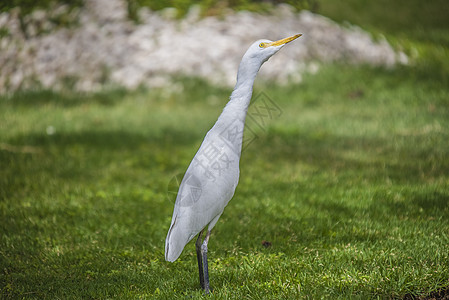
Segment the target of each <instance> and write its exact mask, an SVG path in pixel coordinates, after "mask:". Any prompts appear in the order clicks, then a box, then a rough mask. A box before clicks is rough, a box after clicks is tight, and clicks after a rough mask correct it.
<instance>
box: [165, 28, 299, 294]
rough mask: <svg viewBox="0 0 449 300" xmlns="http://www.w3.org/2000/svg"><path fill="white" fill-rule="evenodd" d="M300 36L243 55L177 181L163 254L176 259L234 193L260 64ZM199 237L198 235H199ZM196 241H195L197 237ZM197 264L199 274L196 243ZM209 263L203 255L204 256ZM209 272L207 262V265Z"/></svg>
mask: <svg viewBox="0 0 449 300" xmlns="http://www.w3.org/2000/svg"><path fill="white" fill-rule="evenodd" d="M299 36H300V35H296V36H293V37H290V38H286V39H283V40H279V41H276V42H272V41H269V40H259V41H257V42H255V43H253V44H252V45H251V46H250V47H249V49H248V50H247V51H246V53H245V54H244V55H243V58H242V61H241V62H240V65H239V70H238V73H237V83H236V85H235V88H234V91H233V92H232V94H231V96H230V100H229V102H228V103H227V104H226V106H225V107H224V109H223V112H222V113H221V115H220V116H219V117H218V120H217V121H216V123H215V124H214V126H213V127H212V128H211V129H210V130H209V132H208V133H207V134H206V136H205V138H204V140H203V142H202V144H201V146H200V148H199V149H198V151H197V153H196V154H195V156H194V158H193V160H192V162H191V163H190V165H189V167H188V168H187V171H186V173H185V175H184V178H183V179H182V181H181V185H180V187H179V191H178V195H177V198H176V202H175V208H174V211H173V217H172V222H171V225H170V229H169V231H168V234H167V238H166V241H165V259H166V260H167V261H170V262H173V261H175V260H176V259H177V258H178V257H179V255H180V254H181V252H182V250H183V249H184V246H185V245H186V244H187V243H188V242H189V241H190V240H192V239H193V237H195V236H196V235H197V234H198V233H200V232H202V231H203V230H204V228H205V227H206V226H207V227H208V235H207V238H206V241H205V242H206V250H207V241H208V236H209V233H210V230H211V229H212V228H213V227H214V226H215V224H216V223H217V221H218V219H219V217H220V216H221V214H222V213H223V210H224V208H225V207H226V205H227V204H228V202H229V201H230V200H231V198H232V197H233V195H234V192H235V188H236V187H237V184H238V181H239V173H240V171H239V162H240V155H241V150H242V141H243V131H244V128H245V118H246V113H247V111H248V107H249V104H250V100H251V96H252V91H253V84H254V80H255V78H256V75H257V72H258V71H259V69H260V67H261V66H262V64H263V63H264V62H265V61H267V60H268V59H269V58H270V57H271V56H272V55H274V54H275V53H276V52H277V51H279V50H280V49H281V48H282V47H283V46H284V45H285V44H286V43H288V42H290V41H291V40H293V39H296V38H297V37H299ZM200 236H201V234H200ZM197 244H198V242H197ZM198 245H200V244H198ZM198 245H197V254H198V255H199V256H198V264H199V267H200V282H201V284H202V285H203V284H204V281H207V287H205V286H203V288H205V290H206V292H208V275H207V279H204V278H203V277H202V274H201V272H202V271H201V269H202V263H201V262H200V255H202V254H199V248H198ZM205 263H207V256H206V259H205ZM205 269H206V273H207V265H206V267H205Z"/></svg>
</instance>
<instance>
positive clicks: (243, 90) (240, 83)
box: [217, 56, 262, 123]
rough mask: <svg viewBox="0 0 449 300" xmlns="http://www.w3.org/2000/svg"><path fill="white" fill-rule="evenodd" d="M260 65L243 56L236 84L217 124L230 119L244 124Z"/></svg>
mask: <svg viewBox="0 0 449 300" xmlns="http://www.w3.org/2000/svg"><path fill="white" fill-rule="evenodd" d="M261 65H262V64H259V63H251V60H248V59H247V58H246V57H245V56H244V57H243V59H242V62H241V63H240V66H239V71H238V73H237V83H236V84H235V87H234V91H233V92H232V94H231V97H230V100H229V102H228V104H226V107H225V108H224V109H223V112H222V113H221V115H220V117H219V118H218V120H217V123H219V122H220V121H225V122H226V121H228V122H229V120H230V119H236V118H237V119H240V120H242V121H243V122H245V117H246V113H247V111H248V107H249V104H250V101H251V96H252V94H253V85H254V80H255V79H256V76H257V72H258V71H259V69H260V66H261Z"/></svg>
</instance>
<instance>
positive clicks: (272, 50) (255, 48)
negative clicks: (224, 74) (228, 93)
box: [237, 34, 302, 85]
mask: <svg viewBox="0 0 449 300" xmlns="http://www.w3.org/2000/svg"><path fill="white" fill-rule="evenodd" d="M301 35H302V34H296V35H294V36H291V37H288V38H285V39H282V40H278V41H275V42H273V41H270V40H258V41H256V42H254V43H253V44H252V45H251V46H250V47H249V48H248V50H247V51H246V53H245V55H243V58H242V61H241V63H240V66H239V72H238V74H237V85H239V84H242V83H243V82H245V81H246V79H249V78H251V79H252V80H254V78H255V77H256V74H257V72H258V71H259V68H260V67H261V66H262V64H263V63H264V62H266V61H267V60H268V59H269V58H270V57H271V56H273V55H274V54H276V53H277V52H278V51H279V50H281V48H282V47H284V46H285V44H287V43H289V42H291V41H293V40H295V39H297V38H299V37H300V36H301ZM250 85H252V82H250Z"/></svg>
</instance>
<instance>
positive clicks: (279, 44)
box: [263, 33, 302, 48]
mask: <svg viewBox="0 0 449 300" xmlns="http://www.w3.org/2000/svg"><path fill="white" fill-rule="evenodd" d="M301 35H302V34H301V33H299V34H295V35H294V36H291V37H288V38H285V39H282V40H279V41H275V42H271V43H263V48H267V47H271V46H281V45H284V44H287V43H290V42H291V41H293V40H296V39H297V38H299V37H300V36H301Z"/></svg>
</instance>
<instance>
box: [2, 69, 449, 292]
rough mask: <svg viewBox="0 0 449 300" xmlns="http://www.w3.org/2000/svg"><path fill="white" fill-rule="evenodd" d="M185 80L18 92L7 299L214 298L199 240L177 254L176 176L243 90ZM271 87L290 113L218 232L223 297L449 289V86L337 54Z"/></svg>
mask: <svg viewBox="0 0 449 300" xmlns="http://www.w3.org/2000/svg"><path fill="white" fill-rule="evenodd" d="M265 67H268V66H265ZM179 83H180V84H183V86H184V91H183V92H182V93H180V94H168V93H167V92H166V91H164V90H151V91H145V90H140V91H136V92H131V93H130V92H126V91H121V90H117V91H112V92H108V93H99V94H94V95H74V94H54V93H51V92H41V93H19V94H16V95H15V96H14V97H12V98H8V97H4V98H3V99H2V100H1V104H0V105H1V109H0V118H1V119H2V123H1V126H0V136H1V145H0V147H1V150H0V164H1V169H0V197H1V202H0V214H1V222H0V224H1V225H0V226H1V227H0V228H1V233H2V239H1V243H0V257H1V262H0V263H1V268H0V269H1V273H0V277H1V278H0V284H1V286H0V291H1V295H2V296H3V297H7V298H8V297H10V298H36V299H41V298H50V299H52V298H63V299H66V298H146V297H150V296H158V297H161V298H167V299H170V298H176V297H179V298H184V297H186V296H187V297H190V296H193V297H194V298H200V297H202V296H201V292H200V290H199V288H198V282H197V281H198V278H197V266H196V260H195V252H194V246H193V244H189V245H187V247H186V249H185V251H184V253H183V254H182V256H181V257H180V259H179V260H178V261H176V262H175V263H174V264H171V263H168V262H165V261H164V253H163V251H164V239H165V235H166V233H167V230H168V226H169V224H170V218H171V213H172V209H173V203H172V202H171V201H172V199H170V197H169V195H168V194H167V185H168V183H169V181H170V179H171V178H172V177H173V176H174V175H176V174H178V173H180V172H183V171H184V170H185V168H186V167H187V165H188V163H189V161H190V159H191V158H192V157H193V155H194V154H195V152H196V149H197V147H198V146H199V144H200V142H201V140H202V138H203V135H204V133H205V132H206V131H207V130H208V128H209V127H210V126H211V125H212V124H213V122H214V121H215V119H216V117H217V116H218V114H219V113H220V111H221V108H222V106H223V105H224V104H225V101H226V99H227V97H228V94H229V90H226V89H217V88H215V87H211V86H208V85H207V84H205V83H203V82H200V81H197V80H192V79H180V80H179ZM199 86H201V89H200V88H198V87H199ZM262 91H263V92H264V93H265V94H266V95H267V96H268V97H269V98H270V99H271V100H272V101H273V102H274V103H276V105H278V107H279V108H280V109H281V110H282V114H281V115H280V116H273V117H272V118H271V119H270V118H267V119H265V121H266V123H267V124H266V126H264V127H263V129H258V130H255V131H254V132H255V134H256V135H257V138H256V139H255V140H254V141H253V142H252V143H251V144H250V145H249V146H248V147H247V148H246V149H245V151H244V152H243V156H242V164H241V181H240V185H239V186H238V188H237V192H236V195H235V197H234V199H233V200H232V201H231V202H230V205H229V206H228V207H227V209H226V210H225V213H224V214H223V216H222V218H221V219H220V221H219V223H218V225H217V226H216V228H215V229H214V231H213V235H212V238H211V241H210V272H211V283H212V287H213V291H214V292H213V297H216V298H219V299H221V298H247V299H252V298H255V299H261V298H280V297H282V298H285V297H286V298H296V297H299V298H312V299H315V298H320V297H324V298H338V297H340V298H348V297H356V298H357V297H360V298H366V297H380V298H388V297H402V296H404V295H406V294H427V293H429V292H431V291H434V290H438V289H440V288H444V287H447V286H448V285H449V275H448V274H449V263H448V262H449V246H448V245H449V221H448V220H449V204H448V200H449V176H448V174H449V172H448V171H449V160H448V159H447V155H448V149H449V131H448V128H449V105H448V104H449V102H448V99H449V88H448V87H447V86H444V85H443V84H440V85H439V84H438V82H434V81H432V80H429V81H422V82H416V81H415V79H414V78H413V76H410V73H406V72H403V71H402V70H396V71H385V70H380V69H371V68H368V67H358V68H357V67H347V66H328V67H324V68H323V69H322V71H320V73H319V74H318V75H315V76H307V77H306V78H305V80H304V82H303V83H302V84H301V85H298V86H289V87H276V86H263V85H262V84H259V85H258V87H257V88H256V90H255V95H257V94H258V93H259V92H262ZM217 99H219V100H217ZM256 103H257V102H256ZM252 113H255V111H254V107H253V108H252V110H250V115H252ZM251 122H252V121H251V119H249V123H248V124H249V125H254V123H251ZM50 126H52V127H53V128H54V129H53V130H54V133H53V134H50V135H49V134H48V133H47V131H48V132H50V133H52V132H51V130H50V131H49V127H50ZM253 128H254V126H253ZM264 240H265V241H269V242H271V244H272V245H271V247H268V248H265V247H263V246H262V241H264Z"/></svg>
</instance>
